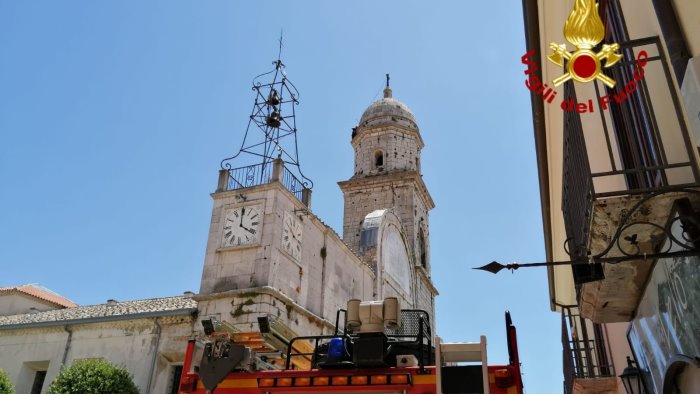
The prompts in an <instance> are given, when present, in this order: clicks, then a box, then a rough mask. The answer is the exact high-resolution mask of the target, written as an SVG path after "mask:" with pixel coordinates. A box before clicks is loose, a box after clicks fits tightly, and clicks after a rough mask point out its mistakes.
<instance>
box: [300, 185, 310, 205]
mask: <svg viewBox="0 0 700 394" xmlns="http://www.w3.org/2000/svg"><path fill="white" fill-rule="evenodd" d="M301 202H302V203H303V204H304V205H306V207H307V208H311V189H309V188H308V187H305V188H304V189H302V191H301Z"/></svg>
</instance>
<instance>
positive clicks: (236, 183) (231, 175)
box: [226, 163, 272, 190]
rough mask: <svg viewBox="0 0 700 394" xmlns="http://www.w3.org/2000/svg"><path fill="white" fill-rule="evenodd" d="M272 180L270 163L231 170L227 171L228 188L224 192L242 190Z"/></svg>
mask: <svg viewBox="0 0 700 394" xmlns="http://www.w3.org/2000/svg"><path fill="white" fill-rule="evenodd" d="M271 178H272V165H271V164H270V163H266V165H264V164H262V163H261V164H254V165H252V166H246V167H238V168H232V169H229V170H228V187H227V189H226V190H236V189H242V188H244V187H253V186H258V185H262V184H265V183H269V182H270V179H271Z"/></svg>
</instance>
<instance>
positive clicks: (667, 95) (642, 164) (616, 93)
mask: <svg viewBox="0 0 700 394" xmlns="http://www.w3.org/2000/svg"><path fill="white" fill-rule="evenodd" d="M620 51H621V53H622V54H623V55H624V57H623V60H621V61H620V62H618V63H617V64H615V65H613V66H611V67H609V68H605V69H604V71H605V73H606V74H607V75H608V76H610V77H612V78H613V79H614V80H615V81H616V83H617V84H616V86H615V88H614V89H610V88H607V87H606V86H605V85H603V84H602V83H601V82H599V81H595V82H593V84H594V88H595V99H593V100H594V103H593V112H589V113H586V114H585V115H583V116H585V118H584V121H583V122H582V115H581V114H580V113H578V111H576V110H573V111H565V112H564V130H563V137H564V138H563V139H564V146H563V148H564V152H563V153H564V159H563V182H562V211H563V214H564V221H565V226H566V233H567V239H568V240H567V245H566V247H567V252H568V253H569V254H570V255H571V257H572V259H573V260H577V259H578V260H581V259H585V258H586V256H587V254H588V247H587V245H588V237H589V234H590V224H591V214H592V209H593V202H594V201H596V200H598V199H602V198H606V197H615V196H626V195H634V194H650V193H660V192H668V191H676V190H682V189H684V188H688V187H694V186H698V185H700V174H699V173H698V164H697V162H696V161H695V152H694V149H695V144H694V143H693V142H692V141H691V140H690V134H689V133H688V128H687V125H686V121H685V118H684V115H683V111H682V108H681V102H680V99H679V97H678V91H677V89H676V87H675V85H674V82H673V80H672V78H671V72H670V69H669V66H668V62H667V59H666V58H665V54H664V52H663V50H662V48H661V44H660V41H659V38H658V37H649V38H643V39H637V40H631V41H627V42H623V43H620ZM645 53H646V56H644V54H645ZM640 74H642V75H643V77H642V78H639V75H640ZM635 76H636V77H637V78H635ZM579 88H580V89H581V90H582V91H585V89H589V90H588V92H590V91H592V90H591V89H590V87H586V86H583V85H582V86H579V87H576V85H574V82H573V81H569V82H567V83H566V85H565V88H564V96H565V97H564V99H566V100H574V102H578V100H581V101H582V102H587V101H588V100H586V98H585V97H584V95H583V94H580V96H581V97H578V98H577V89H579ZM586 94H589V93H586ZM593 100H592V101H593ZM618 101H619V102H618ZM589 111H590V110H589ZM657 115H659V116H657ZM594 268H595V267H586V269H594ZM586 275H589V276H590V277H589V278H588V279H587V280H595V277H596V275H594V273H592V272H590V273H587V274H586ZM579 279H580V278H579ZM587 280H586V279H585V278H584V280H578V281H577V282H578V283H582V282H585V281H587Z"/></svg>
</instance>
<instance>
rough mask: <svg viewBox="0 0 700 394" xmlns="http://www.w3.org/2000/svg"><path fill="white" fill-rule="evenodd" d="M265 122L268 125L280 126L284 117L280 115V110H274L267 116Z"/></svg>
mask: <svg viewBox="0 0 700 394" xmlns="http://www.w3.org/2000/svg"><path fill="white" fill-rule="evenodd" d="M265 123H267V125H268V126H270V127H275V128H277V127H280V125H281V124H282V117H281V116H280V114H279V112H277V111H272V113H271V114H270V116H268V117H266V118H265Z"/></svg>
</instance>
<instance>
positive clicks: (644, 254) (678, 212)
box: [474, 188, 700, 274]
mask: <svg viewBox="0 0 700 394" xmlns="http://www.w3.org/2000/svg"><path fill="white" fill-rule="evenodd" d="M678 192H682V193H687V194H689V195H696V196H697V195H700V190H697V189H689V188H685V189H680V190H673V191H664V192H656V193H650V194H648V195H647V196H645V197H644V198H643V199H641V200H639V201H638V202H636V203H635V204H634V205H633V206H632V207H631V208H630V209H629V210H623V211H622V216H621V218H620V221H619V224H618V226H617V229H616V230H615V232H614V234H613V236H612V237H611V240H610V241H609V243H608V244H607V246H606V247H605V248H604V249H603V250H602V251H601V252H600V253H596V254H591V253H590V251H586V253H585V254H583V253H581V251H580V250H576V251H573V252H572V251H570V250H569V248H568V245H569V244H570V242H571V240H570V239H567V240H566V241H565V245H564V249H565V250H566V252H567V254H568V255H569V256H570V257H571V260H566V261H547V262H539V263H525V264H520V263H516V262H513V263H509V264H505V265H503V264H501V263H498V262H496V261H493V262H491V263H489V264H486V265H484V266H482V267H478V268H474V269H478V270H483V271H488V272H491V273H494V274H496V273H498V272H499V271H501V270H503V269H504V268H505V269H509V270H511V271H515V270H517V269H519V268H523V267H545V266H546V267H550V266H558V265H584V264H595V263H608V264H618V263H621V262H625V261H634V260H637V261H648V262H652V261H655V260H656V259H660V258H674V257H691V256H700V214H699V213H698V212H697V211H695V210H694V209H693V207H692V205H691V204H690V201H689V199H688V198H687V197H686V198H683V197H680V198H678V199H677V200H675V202H674V203H673V204H672V205H673V206H672V209H671V211H670V212H669V213H668V217H667V221H666V223H665V225H664V226H662V225H660V224H658V223H655V222H653V221H650V220H648V219H644V217H646V216H647V215H648V214H649V211H648V210H649V204H648V203H650V202H651V201H652V200H653V199H655V198H658V197H660V196H662V195H666V194H669V193H678ZM669 204H670V203H669ZM640 234H649V239H642V237H641V236H640Z"/></svg>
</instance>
